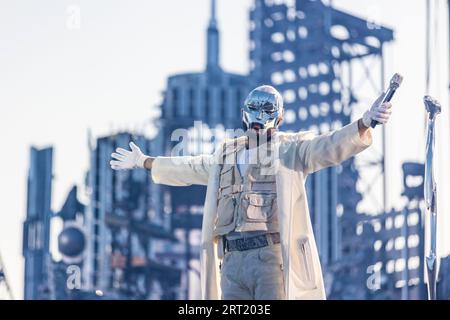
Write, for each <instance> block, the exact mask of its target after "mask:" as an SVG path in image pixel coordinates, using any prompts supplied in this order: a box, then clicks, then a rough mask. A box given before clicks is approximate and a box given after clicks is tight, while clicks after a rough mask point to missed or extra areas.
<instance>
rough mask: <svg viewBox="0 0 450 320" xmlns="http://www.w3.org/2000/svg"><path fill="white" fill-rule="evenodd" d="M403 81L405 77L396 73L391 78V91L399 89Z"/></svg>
mask: <svg viewBox="0 0 450 320" xmlns="http://www.w3.org/2000/svg"><path fill="white" fill-rule="evenodd" d="M402 81H403V76H402V75H401V74H400V73H396V74H394V75H393V76H392V78H391V82H390V83H389V87H390V88H391V89H395V90H396V89H397V88H398V87H400V85H401V84H402Z"/></svg>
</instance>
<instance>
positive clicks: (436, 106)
mask: <svg viewBox="0 0 450 320" xmlns="http://www.w3.org/2000/svg"><path fill="white" fill-rule="evenodd" d="M423 103H425V108H426V109H427V112H428V114H429V117H430V119H433V118H434V117H435V116H436V115H437V114H439V113H441V110H442V107H441V104H440V103H439V102H438V101H437V100H436V99H433V98H432V97H430V96H425V97H423Z"/></svg>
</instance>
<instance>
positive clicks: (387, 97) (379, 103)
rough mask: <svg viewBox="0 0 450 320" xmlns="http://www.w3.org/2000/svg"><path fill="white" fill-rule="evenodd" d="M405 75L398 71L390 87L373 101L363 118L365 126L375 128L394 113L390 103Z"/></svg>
mask: <svg viewBox="0 0 450 320" xmlns="http://www.w3.org/2000/svg"><path fill="white" fill-rule="evenodd" d="M402 80H403V77H402V76H401V75H400V74H398V73H396V74H394V76H393V77H392V79H391V81H390V83H389V88H388V90H386V92H385V93H383V94H382V95H381V96H380V97H378V99H377V100H376V101H375V102H374V103H373V105H372V107H371V108H370V109H369V110H367V111H366V112H365V113H364V115H363V118H362V121H363V124H364V126H366V127H367V128H368V127H372V128H375V126H376V125H378V124H380V123H381V124H385V123H386V122H387V121H388V120H389V117H390V116H391V113H392V110H391V108H392V104H391V103H390V101H391V99H392V97H393V96H394V93H395V91H396V90H397V89H398V87H399V86H400V84H401V83H402Z"/></svg>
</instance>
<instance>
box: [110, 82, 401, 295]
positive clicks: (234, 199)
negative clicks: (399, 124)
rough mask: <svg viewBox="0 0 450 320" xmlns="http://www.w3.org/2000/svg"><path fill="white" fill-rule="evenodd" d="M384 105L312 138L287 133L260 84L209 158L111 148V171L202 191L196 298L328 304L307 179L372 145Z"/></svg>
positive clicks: (270, 92) (387, 108) (279, 110)
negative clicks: (136, 172)
mask: <svg viewBox="0 0 450 320" xmlns="http://www.w3.org/2000/svg"><path fill="white" fill-rule="evenodd" d="M391 107H392V106H391V104H390V103H383V104H380V103H379V99H378V100H377V101H375V103H374V104H373V105H372V107H371V108H370V109H369V110H367V111H366V112H365V113H364V115H363V117H362V118H361V119H359V120H357V121H355V122H353V123H350V124H348V125H346V126H345V127H343V128H340V129H338V130H335V131H332V132H329V133H326V134H322V135H318V136H316V135H314V134H313V133H311V132H298V133H284V132H281V131H278V127H279V125H280V124H281V122H282V119H283V112H284V107H283V100H282V97H281V95H280V94H279V92H278V91H277V90H276V89H274V88H273V87H271V86H260V87H258V88H256V89H254V90H253V91H252V92H250V94H249V96H248V97H247V99H246V101H245V103H244V106H243V107H242V110H241V111H242V120H243V126H244V130H245V133H244V134H242V135H241V136H239V137H237V138H234V139H229V140H226V141H225V142H223V143H222V144H220V147H219V148H217V150H216V151H215V152H214V154H212V155H198V156H174V157H150V156H147V155H144V154H143V153H142V152H141V150H140V149H139V148H138V147H137V146H136V145H135V144H134V143H133V142H131V143H130V148H131V151H128V150H125V149H122V148H118V149H117V150H116V152H115V153H113V154H112V157H113V158H114V159H115V160H111V162H110V164H111V167H112V168H113V169H115V170H124V169H133V168H145V169H148V170H151V176H152V179H153V181H154V182H155V183H161V184H166V185H172V186H189V185H193V184H199V185H206V186H207V192H206V199H205V205H204V213H203V224H202V240H201V253H200V254H201V256H200V260H201V289H202V297H203V299H220V298H222V299H247V300H250V299H268V300H270V299H325V298H326V297H325V290H324V285H323V277H322V273H321V267H320V261H319V255H318V253H317V248H316V243H315V240H314V234H313V230H312V226H311V220H310V216H309V211H308V204H307V199H306V192H305V186H304V184H305V179H306V177H307V175H308V174H310V173H313V172H315V171H318V170H320V169H322V168H325V167H329V166H333V165H337V164H339V163H341V162H342V161H344V160H346V159H348V158H350V157H352V156H354V155H356V154H357V153H359V152H361V151H363V150H364V149H366V148H367V147H368V146H370V144H371V143H372V137H371V128H370V124H371V122H372V120H375V121H378V122H379V123H382V124H384V123H386V122H387V121H388V119H389V117H390V114H391Z"/></svg>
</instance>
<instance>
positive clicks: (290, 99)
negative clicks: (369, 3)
mask: <svg viewBox="0 0 450 320" xmlns="http://www.w3.org/2000/svg"><path fill="white" fill-rule="evenodd" d="M250 19H251V31H250V40H251V42H250V48H251V51H250V59H251V75H252V78H253V80H254V82H255V83H258V84H262V83H266V84H271V85H273V86H275V87H276V88H277V89H279V90H280V92H282V94H283V97H284V100H285V107H286V113H285V117H284V120H285V122H284V124H283V126H282V130H288V131H298V130H313V131H315V132H317V133H322V132H327V131H329V130H330V129H336V128H339V127H342V126H344V125H346V124H348V123H349V122H350V121H351V120H352V119H353V118H355V117H356V116H360V115H361V114H362V110H363V109H362V108H360V107H364V109H366V108H368V107H370V104H371V103H372V102H373V100H374V98H376V97H377V96H378V95H379V94H381V92H382V90H384V89H383V88H384V61H383V46H384V45H385V44H386V43H388V42H390V41H392V40H393V31H392V30H391V29H388V28H386V27H383V26H380V25H377V24H375V23H373V22H371V21H367V20H364V19H361V18H358V17H356V16H353V15H350V14H348V13H345V12H342V11H339V10H336V9H334V8H333V7H332V6H331V5H325V4H324V3H323V2H321V1H311V0H296V1H287V0H286V1H283V0H280V1H272V0H256V1H255V4H254V8H253V9H252V11H251V13H250ZM358 92H364V93H365V94H366V95H367V96H361V95H360V94H358ZM358 112H359V114H358ZM352 115H354V117H352ZM376 130H383V131H384V129H382V128H377V129H376ZM377 135H379V134H378V133H377ZM383 137H384V134H383ZM383 141H384V139H383V140H382V141H381V142H380V146H379V148H378V151H373V150H377V148H376V146H374V147H372V148H371V150H372V151H367V154H365V155H364V159H365V158H367V159H370V162H369V161H365V160H364V159H361V158H358V160H357V161H355V160H354V159H351V160H349V161H346V162H344V163H343V164H342V165H341V166H339V167H335V168H329V169H326V170H322V171H320V172H318V173H315V174H313V175H311V176H310V177H309V178H308V180H307V191H308V195H309V205H310V208H311V212H312V213H313V217H312V218H313V225H314V229H315V235H316V237H317V239H316V241H317V244H318V248H319V252H320V255H321V261H322V263H323V264H324V265H327V264H329V263H332V262H335V261H338V260H339V259H341V257H342V253H343V252H345V251H347V250H348V249H347V247H348V246H351V245H352V243H351V240H350V239H352V237H351V235H353V234H354V230H355V225H356V221H357V217H356V216H355V213H356V207H357V204H358V203H359V202H360V201H361V200H362V198H361V194H360V193H358V192H357V191H356V190H357V188H356V183H357V182H358V186H360V188H359V191H360V192H361V193H362V194H364V197H365V198H364V201H363V202H362V203H364V204H366V206H365V207H366V208H370V209H371V211H373V212H371V213H383V212H385V210H386V203H385V202H386V197H385V195H384V192H383V191H385V190H386V187H387V186H386V180H385V176H384V175H383V173H384V156H383V155H384V143H383ZM374 153H375V154H374ZM359 169H364V172H365V173H364V174H363V173H362V172H361V171H360V170H359ZM369 174H370V176H369ZM380 177H381V178H382V179H383V181H381V182H380V181H378V182H377V179H380ZM347 240H350V242H346V241H347Z"/></svg>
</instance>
